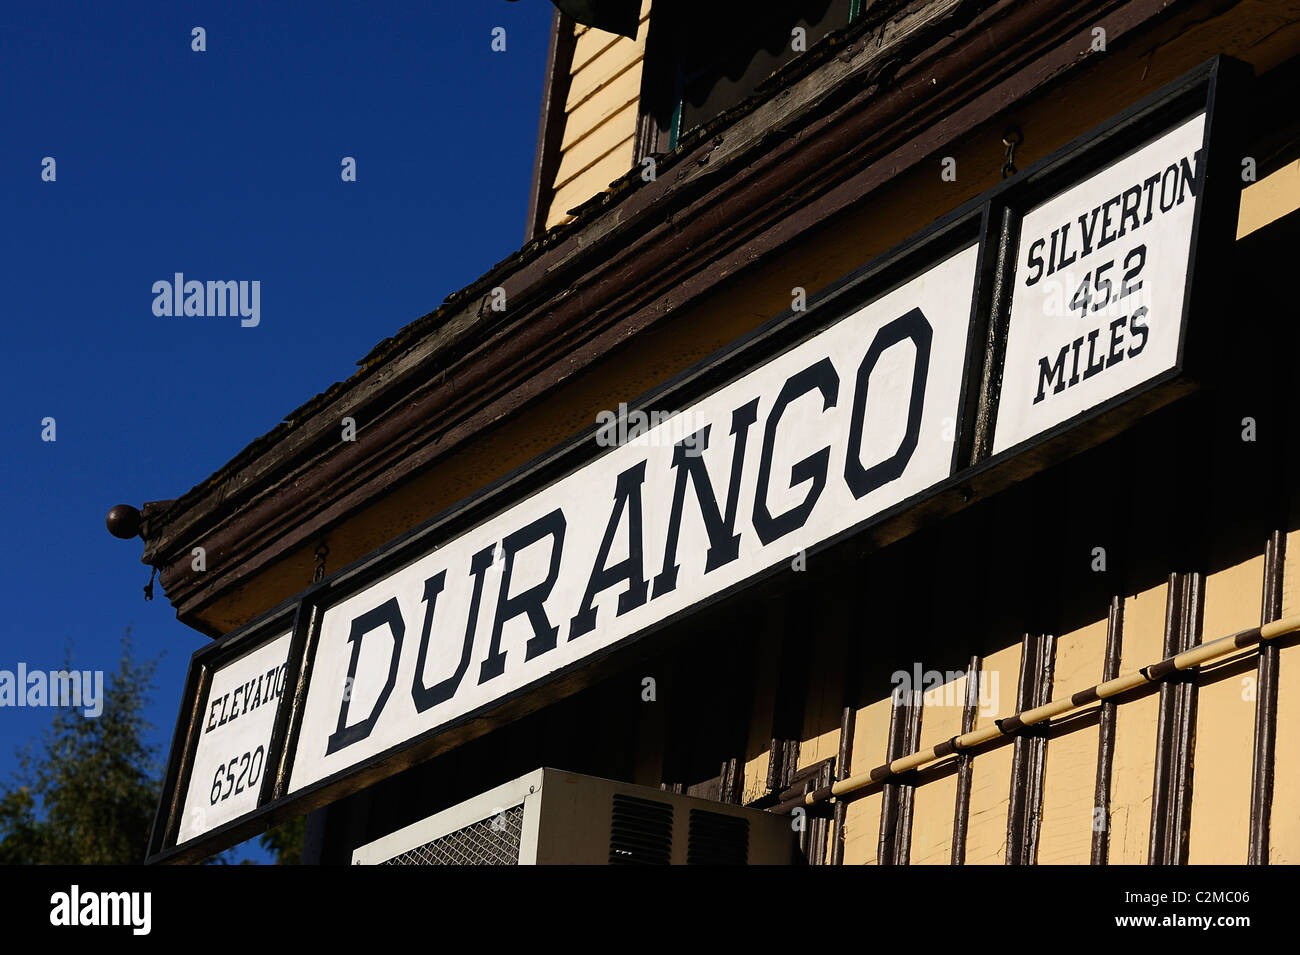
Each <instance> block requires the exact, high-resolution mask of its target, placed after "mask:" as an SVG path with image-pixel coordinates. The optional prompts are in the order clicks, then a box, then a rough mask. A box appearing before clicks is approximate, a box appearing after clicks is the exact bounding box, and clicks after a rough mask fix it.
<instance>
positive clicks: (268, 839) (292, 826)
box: [258, 816, 307, 865]
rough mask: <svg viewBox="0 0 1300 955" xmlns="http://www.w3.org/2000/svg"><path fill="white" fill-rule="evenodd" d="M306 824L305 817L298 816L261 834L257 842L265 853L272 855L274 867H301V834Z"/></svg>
mask: <svg viewBox="0 0 1300 955" xmlns="http://www.w3.org/2000/svg"><path fill="white" fill-rule="evenodd" d="M306 824H307V817H306V816H299V817H298V818H297V819H294V820H292V821H291V822H286V823H285V824H284V825H282V826H279V827H277V828H275V829H272V830H271V831H270V832H266V833H263V834H262V835H261V836H260V837H259V838H258V842H260V843H261V844H262V848H263V849H265V850H266V851H267V852H271V853H274V855H275V864H276V865H302V834H303V831H304V830H305V829H306Z"/></svg>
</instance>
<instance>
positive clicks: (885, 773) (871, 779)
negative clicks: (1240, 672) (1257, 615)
mask: <svg viewBox="0 0 1300 955" xmlns="http://www.w3.org/2000/svg"><path fill="white" fill-rule="evenodd" d="M1298 630H1300V614H1294V615H1292V616H1290V617H1284V618H1282V619H1281V620H1274V621H1273V622H1272V623H1266V624H1264V625H1263V626H1260V627H1252V628H1250V629H1249V630H1241V631H1239V632H1237V633H1233V634H1229V635H1228V636H1226V637H1220V638H1219V639H1217V640H1212V641H1210V642H1209V643H1203V644H1201V645H1200V646H1197V647H1193V648H1192V649H1191V650H1187V651H1185V652H1183V653H1178V654H1175V655H1174V656H1172V657H1168V658H1167V659H1164V660H1161V661H1160V662H1159V663H1153V664H1151V665H1150V666H1145V667H1142V668H1140V669H1138V670H1135V671H1133V672H1132V673H1127V674H1124V675H1123V676H1119V677H1116V678H1115V679H1113V680H1106V681H1105V682H1103V683H1098V684H1097V685H1096V686H1093V687H1090V688H1088V689H1086V690H1080V691H1079V692H1078V693H1075V694H1074V695H1073V696H1069V697H1062V698H1061V699H1059V700H1053V701H1052V702H1051V703H1048V704H1046V705H1045V706H1038V707H1035V708H1033V709H1031V710H1025V711H1024V712H1023V713H1019V714H1016V715H1014V716H1008V717H1003V718H1002V719H1000V720H994V721H993V722H992V723H990V724H989V725H987V726H984V727H982V728H980V729H977V730H974V731H972V732H970V733H963V734H962V735H960V736H954V737H952V738H951V739H948V740H945V741H944V742H942V743H939V744H937V745H935V746H933V747H930V748H929V749H923V750H918V751H917V752H915V753H909V754H908V755H906V756H901V757H899V758H898V759H895V760H891V761H890V762H888V763H885V764H884V765H882V766H877V767H876V768H875V769H873V770H871V771H870V772H865V773H859V774H857V775H856V776H850V777H848V778H847V779H842V780H840V781H839V782H837V783H833V784H832V785H830V786H823V787H821V788H819V789H814V790H812V791H811V792H809V793H807V794H806V795H803V796H797V797H795V798H793V799H789V800H787V801H785V802H783V803H781V804H779V805H777V806H774V807H772V809H773V811H774V812H785V813H788V812H790V811H791V810H793V809H795V808H796V807H798V806H815V805H817V804H818V803H822V802H827V801H831V802H834V801H835V800H836V799H838V798H841V797H851V796H852V795H853V794H855V793H857V792H859V791H861V790H863V789H866V788H867V787H869V786H873V785H875V784H877V783H882V782H884V781H885V780H887V779H890V778H891V777H894V776H898V775H900V774H902V773H906V772H910V771H911V770H914V769H919V768H920V767H922V766H925V765H927V764H929V763H933V762H935V761H937V760H940V759H943V758H944V757H947V756H951V755H952V754H953V753H959V752H967V751H969V750H972V749H975V748H976V747H978V746H982V745H984V744H985V743H990V742H992V741H993V740H995V739H1000V738H1002V737H1004V736H1013V735H1015V733H1017V732H1018V731H1019V730H1021V729H1023V728H1024V727H1026V726H1033V725H1035V724H1036V723H1042V722H1043V721H1045V720H1049V719H1054V718H1056V717H1058V716H1064V715H1066V714H1067V713H1071V712H1074V711H1076V710H1081V709H1083V707H1085V706H1089V705H1090V704H1092V703H1095V702H1097V701H1098V700H1106V699H1110V698H1111V697H1114V696H1119V695H1120V694H1121V693H1127V692H1129V691H1130V690H1134V689H1137V688H1138V687H1140V686H1147V685H1149V684H1152V683H1158V682H1160V681H1161V680H1163V679H1164V678H1165V677H1167V676H1168V675H1169V674H1171V673H1173V672H1175V671H1177V670H1190V669H1191V668H1192V667H1195V666H1199V665H1201V664H1202V663H1208V662H1210V661H1211V660H1217V659H1219V658H1220V657H1225V656H1227V655H1228V654H1230V653H1232V652H1234V651H1236V650H1244V649H1245V648H1247V647H1250V646H1253V645H1255V644H1257V643H1260V642H1262V641H1266V640H1274V639H1276V638H1277V637H1281V636H1285V635H1286V634H1289V633H1295V632H1296V631H1298Z"/></svg>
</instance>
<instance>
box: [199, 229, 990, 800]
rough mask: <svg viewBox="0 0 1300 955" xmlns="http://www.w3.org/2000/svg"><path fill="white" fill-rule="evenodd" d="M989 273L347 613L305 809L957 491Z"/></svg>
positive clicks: (458, 543) (307, 735)
mask: <svg viewBox="0 0 1300 955" xmlns="http://www.w3.org/2000/svg"><path fill="white" fill-rule="evenodd" d="M976 263H977V247H976V246H975V245H971V246H969V247H967V248H965V249H962V250H961V251H960V252H957V253H955V254H953V255H951V256H949V257H948V258H946V259H945V260H943V261H941V262H940V263H939V264H937V265H934V266H933V267H931V268H929V269H928V270H927V271H925V272H924V273H922V274H921V275H919V276H917V277H915V278H913V279H912V280H911V281H908V282H907V283H905V284H904V285H902V286H901V287H899V288H897V289H894V290H893V291H890V292H888V293H886V294H884V295H882V296H880V297H878V298H876V299H875V300H873V301H872V302H870V303H869V304H867V305H865V306H864V307H862V308H860V309H858V310H857V311H856V312H854V313H852V314H850V315H848V316H847V317H845V318H843V319H841V320H840V321H838V322H837V323H835V324H833V325H831V326H830V327H828V328H826V329H824V330H823V331H821V332H819V333H818V334H817V335H815V336H814V337H812V338H810V339H808V340H806V341H804V342H803V343H801V344H799V345H797V346H795V347H794V348H792V349H790V350H789V351H786V352H784V353H783V354H780V355H778V356H776V357H775V358H773V359H771V360H770V361H768V362H767V363H766V364H764V365H761V366H760V367H758V368H756V369H754V370H753V371H751V372H749V373H747V374H745V375H744V376H743V377H741V378H739V379H737V380H735V381H732V382H731V383H729V384H727V385H725V386H723V387H721V388H720V389H719V390H717V391H715V392H714V393H712V394H711V395H709V396H708V397H706V398H704V399H702V400H700V401H698V402H697V403H695V404H694V405H692V406H691V407H689V408H687V409H684V410H683V411H681V412H680V413H677V414H675V415H673V416H671V417H669V418H668V419H667V420H665V421H661V422H659V423H657V425H656V426H654V427H651V428H650V429H649V430H647V431H646V432H645V433H643V434H641V435H640V436H638V437H636V438H635V439H634V440H631V441H629V442H628V443H626V444H622V445H621V446H619V447H616V448H614V449H612V450H610V451H608V452H606V453H604V454H602V455H601V456H600V457H598V458H596V459H595V460H593V461H591V462H590V463H588V464H587V465H585V466H583V467H581V468H579V469H578V470H576V471H574V472H572V473H571V474H569V475H568V476H566V477H564V478H561V479H560V480H558V481H556V482H555V483H553V484H551V485H550V486H548V487H546V488H545V489H543V490H541V491H539V492H537V493H535V494H534V495H533V496H531V497H529V498H527V499H525V500H523V501H520V502H519V503H517V504H515V505H513V506H511V507H510V508H508V509H507V510H505V511H503V512H502V513H500V514H498V515H497V516H495V517H493V518H491V519H490V520H487V521H485V522H484V523H482V524H480V525H479V526H477V527H475V528H474V529H473V530H471V531H468V532H466V533H464V534H463V535H461V536H460V537H458V538H456V539H453V540H450V541H448V542H446V544H444V545H443V546H442V547H440V548H439V549H438V550H436V551H434V552H433V553H430V554H428V555H426V556H424V557H421V558H419V559H417V560H414V561H413V562H411V563H409V564H407V565H406V566H405V567H402V568H401V569H399V570H397V571H395V572H394V573H392V574H390V575H389V576H388V577H386V578H384V579H382V580H379V581H378V582H376V583H374V584H371V585H370V586H368V587H366V588H365V589H364V590H362V591H360V592H359V593H356V594H353V595H351V596H349V597H347V598H345V599H343V600H341V601H340V602H338V603H336V604H333V605H332V606H330V607H328V608H327V609H326V610H325V612H324V616H323V620H322V622H321V633H320V638H319V644H318V647H317V650H316V656H315V662H314V664H313V668H312V677H311V681H310V686H309V688H308V691H307V701H306V708H305V710H304V714H303V723H302V729H301V733H300V735H299V738H298V745H297V749H296V751H295V754H294V759H293V772H292V777H291V781H290V785H289V791H290V792H294V791H297V790H300V789H302V788H303V787H305V786H309V785H311V784H312V783H315V782H317V781H319V780H322V779H325V778H327V777H329V776H332V775H333V774H335V773H338V772H340V771H343V770H346V769H348V768H349V767H350V766H353V765H355V764H356V763H358V762H359V761H361V760H364V759H367V758H369V757H371V756H374V755H376V754H378V753H381V752H383V751H385V750H387V749H389V748H391V747H394V746H397V745H399V744H402V743H404V742H406V741H407V740H410V739H411V738H412V737H415V736H417V735H419V734H421V733H425V732H427V731H429V730H432V729H435V728H437V727H439V726H442V725H444V724H446V723H448V722H449V721H451V720H454V719H456V718H457V717H460V716H463V715H465V714H467V713H470V712H472V711H474V710H476V709H479V708H481V707H484V706H486V705H487V704H491V703H494V702H496V701H500V700H502V699H503V698H505V697H507V696H508V695H511V694H513V693H515V692H516V691H519V690H521V689H522V688H524V687H527V686H529V685H531V684H534V683H537V682H538V681H541V680H543V679H545V678H546V677H547V676H548V675H549V674H552V673H554V672H555V671H556V670H559V669H561V668H563V667H566V666H568V665H570V664H574V663H576V662H577V661H580V660H582V659H583V658H585V657H588V656H590V655H591V654H593V653H596V652H597V651H600V650H603V649H605V648H607V647H609V646H611V645H612V644H616V643H618V642H619V641H621V640H624V639H625V638H627V637H629V636H630V635H632V634H634V633H638V632H640V631H642V630H644V629H645V628H647V627H649V626H651V625H653V624H655V623H657V622H659V621H662V620H664V619H665V618H667V617H669V616H671V615H673V614H675V613H677V612H679V611H682V610H684V609H686V608H688V607H691V606H693V605H695V604H698V603H699V602H701V601H703V600H705V599H706V598H709V597H711V596H714V595H716V594H718V593H720V592H722V591H724V590H726V589H727V588H729V587H731V586H732V585H734V584H737V583H739V582H741V581H744V580H746V579H748V578H750V577H752V576H754V575H755V574H758V573H759V572H761V571H763V570H765V569H767V568H770V567H772V566H775V565H777V564H779V563H782V562H793V561H796V560H798V559H800V558H799V555H800V554H801V553H802V552H803V551H804V550H805V549H807V548H810V547H812V546H813V545H816V544H819V543H821V542H823V541H826V540H827V539H829V538H831V537H833V536H835V535H837V534H839V533H840V532H842V531H845V530H847V529H848V528H851V527H853V526H854V525H857V524H859V523H861V522H862V521H865V520H867V519H868V518H871V517H872V516H874V515H876V514H879V513H880V512H881V511H883V510H885V509H887V508H889V507H891V506H892V505H895V504H898V503H899V502H901V501H903V500H905V499H907V498H909V497H911V496H913V495H916V494H918V493H920V492H922V491H925V490H926V489H928V488H930V487H931V486H933V485H934V484H936V483H937V482H939V481H942V480H944V479H945V478H947V477H949V476H950V474H951V472H952V467H953V456H954V454H953V452H954V441H955V432H956V421H957V417H958V412H959V403H960V400H961V394H962V387H963V376H964V370H965V366H966V358H967V338H968V334H969V325H970V318H971V303H972V300H973V293H974V283H975V273H976ZM805 559H806V558H805ZM813 559H815V558H813ZM235 749H240V751H241V752H242V751H243V749H241V748H240V747H234V748H233V749H232V748H231V747H230V746H223V747H222V749H221V752H220V756H221V758H223V759H224V758H227V757H229V756H230V755H234V754H235V752H234V751H235ZM198 768H199V767H197V766H196V771H197V770H198ZM198 778H199V780H200V781H202V779H203V777H202V775H201V774H200V775H199V776H198ZM208 782H209V783H212V779H210V778H209V779H208ZM250 808H251V803H250Z"/></svg>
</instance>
